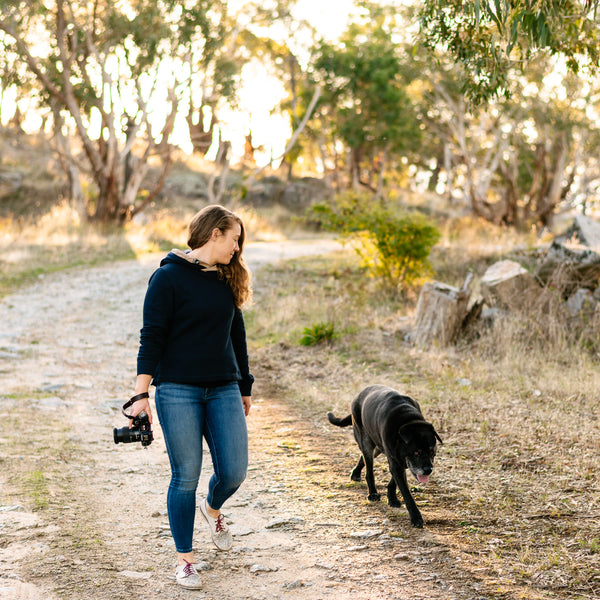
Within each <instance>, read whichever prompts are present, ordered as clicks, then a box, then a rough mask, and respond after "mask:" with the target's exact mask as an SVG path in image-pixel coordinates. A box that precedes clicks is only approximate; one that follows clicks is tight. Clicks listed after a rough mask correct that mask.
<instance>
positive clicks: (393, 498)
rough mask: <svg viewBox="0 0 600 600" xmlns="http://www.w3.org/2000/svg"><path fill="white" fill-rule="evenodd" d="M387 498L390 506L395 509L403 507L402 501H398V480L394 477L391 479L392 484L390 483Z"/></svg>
mask: <svg viewBox="0 0 600 600" xmlns="http://www.w3.org/2000/svg"><path fill="white" fill-rule="evenodd" d="M387 498H388V505H389V506H393V507H394V508H398V507H399V506H402V503H401V502H400V500H398V496H397V494H396V480H395V479H394V477H392V478H391V479H390V482H389V483H388V486H387Z"/></svg>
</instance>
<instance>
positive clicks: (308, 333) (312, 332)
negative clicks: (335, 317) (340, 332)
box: [300, 321, 337, 346]
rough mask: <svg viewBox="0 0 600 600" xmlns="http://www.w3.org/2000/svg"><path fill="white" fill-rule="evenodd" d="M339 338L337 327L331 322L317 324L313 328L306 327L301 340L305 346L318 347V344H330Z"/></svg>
mask: <svg viewBox="0 0 600 600" xmlns="http://www.w3.org/2000/svg"><path fill="white" fill-rule="evenodd" d="M336 337H337V333H336V331H335V325H334V324H333V323H331V322H329V321H326V322H322V323H315V324H314V325H312V326H311V327H305V328H304V331H303V332H302V337H301V338H300V344H302V345H303V346H316V345H317V344H323V343H329V342H331V341H333V340H334V339H335V338H336Z"/></svg>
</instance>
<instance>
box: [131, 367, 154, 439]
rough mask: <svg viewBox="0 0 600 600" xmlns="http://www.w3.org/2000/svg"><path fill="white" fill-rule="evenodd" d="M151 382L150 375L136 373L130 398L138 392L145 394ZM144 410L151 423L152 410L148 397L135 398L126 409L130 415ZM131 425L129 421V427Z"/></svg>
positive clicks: (135, 414)
mask: <svg viewBox="0 0 600 600" xmlns="http://www.w3.org/2000/svg"><path fill="white" fill-rule="evenodd" d="M151 382H152V375H138V376H137V379H136V382H135V391H134V392H133V396H132V398H135V396H137V395H138V394H147V393H148V389H149V388H150V383H151ZM142 411H143V412H145V413H146V414H147V415H148V422H149V423H152V411H151V410H150V399H149V398H141V399H140V400H136V401H135V402H134V403H133V404H132V405H131V406H130V407H129V410H128V411H127V412H128V414H129V415H131V417H137V415H139V414H140V413H141V412H142ZM132 425H133V422H132V421H129V429H131V426H132Z"/></svg>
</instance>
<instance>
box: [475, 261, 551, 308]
mask: <svg viewBox="0 0 600 600" xmlns="http://www.w3.org/2000/svg"><path fill="white" fill-rule="evenodd" d="M480 286H481V295H482V296H483V299H484V300H485V301H486V303H487V304H488V305H489V306H498V307H502V308H509V309H514V308H524V307H527V306H530V305H531V304H532V302H533V301H535V299H536V298H537V297H538V296H539V293H540V286H539V285H538V283H537V282H536V280H535V278H534V276H533V275H532V274H531V273H530V272H529V271H527V269H525V268H524V267H523V266H521V265H520V264H519V263H517V262H515V261H513V260H501V261H499V262H497V263H494V264H493V265H492V266H491V267H489V268H488V269H487V271H486V272H485V273H484V275H483V277H482V279H481V283H480Z"/></svg>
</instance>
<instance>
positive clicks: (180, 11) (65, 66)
mask: <svg viewBox="0 0 600 600" xmlns="http://www.w3.org/2000/svg"><path fill="white" fill-rule="evenodd" d="M0 6H1V9H2V19H1V20H0V31H2V32H3V34H4V35H3V42H4V43H5V44H6V47H7V49H8V50H9V51H10V52H12V53H14V54H15V55H16V56H18V57H19V60H20V63H21V64H22V65H25V66H26V67H27V69H28V71H29V73H30V74H31V75H33V77H34V78H35V80H36V82H37V85H38V86H39V90H40V96H41V98H42V100H43V101H44V102H45V105H46V106H47V107H48V108H49V110H50V109H51V110H52V114H53V116H54V125H55V128H56V129H57V130H58V132H59V134H60V136H59V138H60V139H63V140H66V139H70V137H71V133H73V132H74V135H75V138H76V140H77V141H78V146H79V148H75V147H73V146H71V145H69V144H65V143H63V144H62V145H61V146H62V152H63V158H64V160H65V161H66V162H67V163H68V164H69V165H70V168H71V172H72V173H75V174H76V173H77V171H79V170H83V171H85V172H87V173H89V175H90V176H91V179H92V181H93V182H94V184H95V188H96V189H95V190H94V192H93V193H90V194H88V195H87V196H86V207H85V209H86V213H87V216H89V217H90V218H91V219H94V220H102V221H111V220H116V221H123V220H126V219H128V218H131V217H132V216H133V215H134V214H136V213H137V212H139V211H140V210H142V209H143V208H144V207H145V206H146V205H147V204H148V203H149V202H150V201H151V199H152V198H153V196H154V195H155V194H156V193H157V192H158V190H159V189H160V186H161V185H162V182H163V181H164V177H165V175H166V171H167V169H168V166H169V163H170V160H171V150H172V144H171V140H170V136H171V134H172V132H173V128H174V123H175V118H176V115H177V113H178V111H181V106H180V104H181V102H182V101H185V100H187V101H188V103H189V104H188V116H189V115H190V111H192V112H193V100H192V97H191V96H190V95H187V96H186V90H187V91H188V92H189V89H190V88H189V83H190V81H192V80H193V79H192V75H193V73H194V72H195V73H197V72H198V68H197V64H198V62H200V61H198V59H197V58H196V59H194V57H193V55H192V53H191V49H192V47H194V45H196V46H197V45H202V44H204V46H203V47H204V49H205V50H206V49H207V48H209V47H217V46H219V44H221V43H222V42H223V36H224V35H225V28H224V27H223V14H224V10H225V3H224V2H219V1H218V0H204V1H202V0H200V1H194V2H192V1H191V0H190V1H185V0H183V1H182V0H158V1H157V0H129V1H126V2H119V3H115V2H110V1H108V0H95V1H94V2H92V3H89V2H81V1H80V0H72V1H68V0H55V1H52V2H44V1H41V0H11V1H7V0H5V1H2V2H0ZM206 55H209V53H208V52H206ZM190 57H191V59H190ZM190 60H191V61H192V62H193V61H194V60H196V64H195V65H194V68H196V70H195V71H194V69H193V68H191V67H190V68H187V69H186V64H187V65H188V67H189V64H190ZM214 79H215V81H219V78H218V77H217V76H215V77H214ZM215 90H216V93H220V92H222V90H223V88H219V87H218V86H216V87H215ZM78 150H80V151H78ZM153 156H159V157H161V158H162V173H160V174H159V176H158V177H157V178H155V183H154V184H153V185H152V187H151V189H149V190H148V193H147V194H146V195H145V196H144V197H143V198H141V197H140V196H142V195H141V194H140V193H139V192H140V187H141V184H142V181H143V180H144V177H145V175H146V173H147V171H148V168H149V164H150V160H151V157H153ZM75 176H76V175H75Z"/></svg>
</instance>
